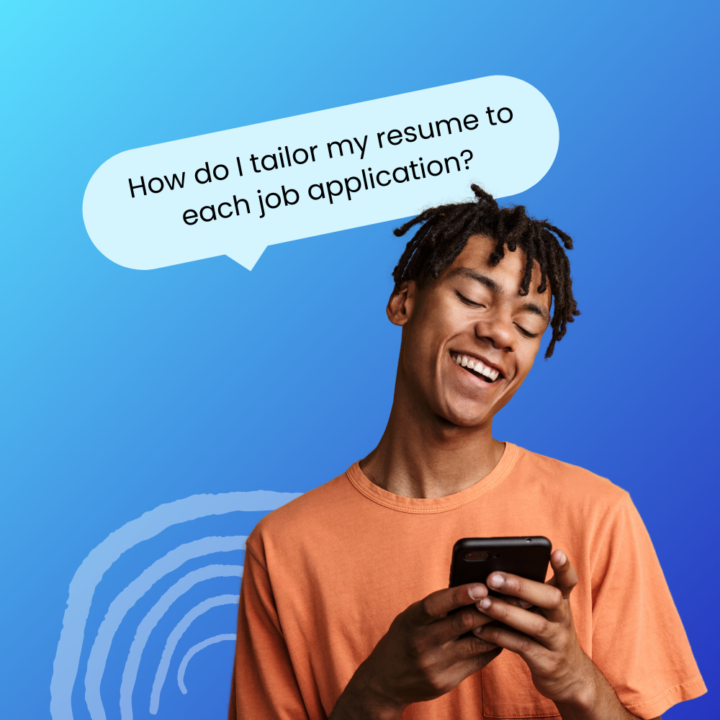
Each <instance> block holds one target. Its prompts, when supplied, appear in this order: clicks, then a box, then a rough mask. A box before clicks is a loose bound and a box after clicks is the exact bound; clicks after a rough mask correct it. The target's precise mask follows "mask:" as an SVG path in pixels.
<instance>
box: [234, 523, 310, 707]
mask: <svg viewBox="0 0 720 720" xmlns="http://www.w3.org/2000/svg"><path fill="white" fill-rule="evenodd" d="M250 540H252V536H251V538H250V539H249V540H248V545H247V547H246V551H245V566H244V569H243V579H242V587H241V590H240V603H239V610H238V626H237V642H236V646H235V666H234V669H233V677H232V688H231V696H230V710H229V716H228V717H229V720H258V718H273V719H275V718H277V719H278V720H308V714H307V711H306V709H305V705H304V703H303V700H302V696H301V694H300V689H299V688H298V684H297V681H296V679H295V674H294V672H293V668H292V663H291V661H290V657H289V654H288V650H287V646H286V644H285V640H284V638H283V634H282V630H281V627H280V623H279V621H278V616H277V611H276V608H275V602H274V599H273V593H272V587H271V583H270V580H269V578H268V574H267V570H266V568H265V567H264V566H263V564H262V563H261V562H260V560H258V559H257V557H256V556H255V554H254V553H253V552H252V550H251V548H250V544H249V543H250Z"/></svg>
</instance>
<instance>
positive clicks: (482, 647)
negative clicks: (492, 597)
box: [331, 585, 502, 720]
mask: <svg viewBox="0 0 720 720" xmlns="http://www.w3.org/2000/svg"><path fill="white" fill-rule="evenodd" d="M486 596H487V588H486V587H485V586H484V585H461V586H458V587H455V588H447V589H445V590H438V591H437V592H434V593H432V594H431V595H428V596H427V597H426V598H425V599H424V600H421V601H419V602H416V603H414V604H412V605H410V607H408V608H407V609H406V610H404V611H403V612H401V613H400V614H399V615H398V616H397V617H396V618H395V620H393V622H392V624H391V625H390V629H389V630H388V632H387V633H386V635H385V636H384V637H383V638H381V640H380V641H379V642H378V644H377V645H376V646H375V649H374V650H373V651H372V653H370V655H369V656H368V658H367V660H365V662H364V663H362V665H360V667H359V668H358V669H357V671H356V673H355V675H353V677H352V679H351V680H350V682H349V683H348V686H347V688H346V689H345V691H344V692H343V694H342V696H341V697H340V699H339V700H338V703H337V705H336V706H335V709H334V710H333V712H332V715H331V719H332V720H339V719H340V718H343V719H344V718H356V717H357V718H360V717H363V718H399V717H400V716H401V715H402V713H403V711H404V710H405V708H406V707H407V706H408V705H410V704H411V703H415V702H421V701H423V700H432V699H433V698H436V697H439V696H440V695H444V694H445V693H447V692H449V691H450V690H452V689H453V688H454V687H456V686H457V685H459V684H460V683H461V682H462V681H463V680H464V679H465V678H466V677H468V676H469V675H472V674H473V673H475V672H477V671H478V670H480V669H482V668H483V667H485V666H486V665H487V664H488V663H489V662H490V661H491V660H492V659H493V658H495V657H497V656H498V655H499V654H500V652H501V649H502V648H498V647H497V646H496V645H495V644H493V643H492V642H490V641H488V640H485V639H480V638H479V637H476V636H475V635H473V634H472V631H473V630H475V629H476V628H479V627H481V626H482V625H484V624H486V623H489V622H491V618H489V617H487V616H486V615H483V614H482V613H480V612H478V610H477V609H476V608H475V606H474V603H476V602H477V601H478V600H480V599H482V598H484V597H486ZM454 610H457V612H452V611H454Z"/></svg>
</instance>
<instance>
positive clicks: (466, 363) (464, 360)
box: [450, 353, 500, 383]
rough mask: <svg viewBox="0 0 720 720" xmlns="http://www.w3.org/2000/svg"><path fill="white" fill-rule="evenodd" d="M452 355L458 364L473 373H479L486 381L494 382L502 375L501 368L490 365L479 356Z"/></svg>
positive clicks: (478, 375)
mask: <svg viewBox="0 0 720 720" xmlns="http://www.w3.org/2000/svg"><path fill="white" fill-rule="evenodd" d="M450 357H451V358H452V360H453V362H454V363H455V364H456V365H459V366H460V367H461V368H464V369H465V370H467V371H468V372H469V373H472V374H473V375H477V377H479V378H481V379H483V380H484V381H485V382H486V383H494V382H495V381H496V380H497V379H498V378H499V377H500V371H499V370H495V368H491V367H488V366H487V365H485V363H483V362H481V361H480V360H478V359H477V358H474V357H468V356H467V355H459V354H458V353H450Z"/></svg>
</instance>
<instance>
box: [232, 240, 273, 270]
mask: <svg viewBox="0 0 720 720" xmlns="http://www.w3.org/2000/svg"><path fill="white" fill-rule="evenodd" d="M264 252H265V246H264V245H260V244H257V245H256V244H251V245H243V246H242V247H238V248H232V250H228V251H226V252H225V254H226V255H227V256H228V257H229V258H230V259H231V260H234V261H235V262H236V263H238V264H239V265H242V266H243V267H244V268H247V269H248V270H252V269H253V268H254V267H255V263H257V261H258V260H259V259H260V256H261V255H262V254H263V253H264Z"/></svg>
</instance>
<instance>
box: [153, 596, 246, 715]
mask: <svg viewBox="0 0 720 720" xmlns="http://www.w3.org/2000/svg"><path fill="white" fill-rule="evenodd" d="M238 600H240V596H239V595H218V596H217V597H212V598H208V599H207V600H203V601H202V602H201V603H200V604H199V605H196V606H195V607H194V608H193V609H192V610H191V611H190V612H189V613H187V614H186V615H185V617H184V618H183V619H182V620H181V621H180V622H179V623H178V624H177V625H176V626H175V627H174V628H173V631H172V632H171V633H170V636H169V637H168V640H167V643H166V645H165V650H163V654H162V658H160V665H158V669H157V672H156V673H155V680H154V682H153V687H152V693H151V694H150V713H151V714H152V715H157V711H158V709H159V707H160V693H161V692H162V689H163V685H164V684H165V678H166V677H167V673H168V670H169V669H170V661H171V660H172V656H173V653H174V652H175V648H176V647H177V644H178V642H180V638H181V637H182V636H183V635H184V633H185V631H186V630H187V629H188V628H189V627H190V625H191V624H192V622H193V621H194V620H195V619H196V618H198V617H200V615H202V614H203V613H206V612H207V611H208V610H211V609H212V608H214V607H219V606H220V605H231V604H233V605H236V604H237V602H238Z"/></svg>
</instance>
